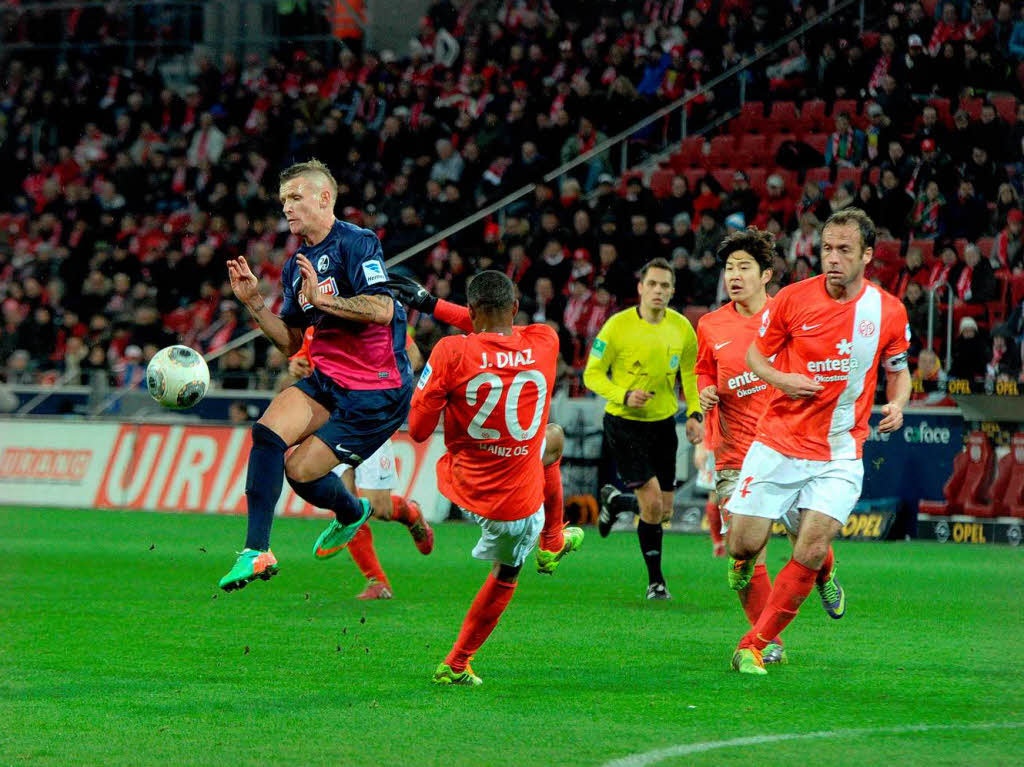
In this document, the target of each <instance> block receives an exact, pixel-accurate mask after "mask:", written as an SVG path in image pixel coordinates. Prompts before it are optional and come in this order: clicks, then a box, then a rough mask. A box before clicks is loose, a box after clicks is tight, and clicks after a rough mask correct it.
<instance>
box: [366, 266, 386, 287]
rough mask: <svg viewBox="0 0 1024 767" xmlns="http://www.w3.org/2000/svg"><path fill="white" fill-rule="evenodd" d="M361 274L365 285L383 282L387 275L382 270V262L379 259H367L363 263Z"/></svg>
mask: <svg viewBox="0 0 1024 767" xmlns="http://www.w3.org/2000/svg"><path fill="white" fill-rule="evenodd" d="M363 276H364V277H365V278H366V284H367V285H376V284H377V283H378V282H384V281H385V280H386V279H387V278H388V276H387V273H386V272H385V271H384V264H382V263H381V262H380V261H367V262H366V263H364V264H363Z"/></svg>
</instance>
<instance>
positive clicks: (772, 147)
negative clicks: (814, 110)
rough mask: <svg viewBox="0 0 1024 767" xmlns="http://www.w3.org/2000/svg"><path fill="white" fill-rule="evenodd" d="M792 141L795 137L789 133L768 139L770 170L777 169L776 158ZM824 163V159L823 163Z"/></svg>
mask: <svg viewBox="0 0 1024 767" xmlns="http://www.w3.org/2000/svg"><path fill="white" fill-rule="evenodd" d="M792 140H793V137H792V136H791V135H790V134H788V133H776V134H774V135H772V136H769V137H768V151H767V158H768V161H767V163H765V164H766V166H767V167H768V168H770V169H771V168H774V167H775V158H776V157H778V156H779V147H781V146H782V145H783V144H784V143H786V142H787V141H792ZM824 161H825V160H824V157H822V162H824Z"/></svg>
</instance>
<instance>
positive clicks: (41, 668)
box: [0, 508, 1024, 767]
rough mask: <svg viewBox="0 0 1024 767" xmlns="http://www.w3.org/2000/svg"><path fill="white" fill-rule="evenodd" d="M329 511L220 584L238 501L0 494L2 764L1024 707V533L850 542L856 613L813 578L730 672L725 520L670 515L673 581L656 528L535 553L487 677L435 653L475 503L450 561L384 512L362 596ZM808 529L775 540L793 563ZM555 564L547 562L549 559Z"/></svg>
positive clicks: (238, 530)
mask: <svg viewBox="0 0 1024 767" xmlns="http://www.w3.org/2000/svg"><path fill="white" fill-rule="evenodd" d="M323 525H324V523H323V522H321V521H310V520H297V519H279V520H277V521H276V523H275V529H274V550H275V553H276V554H277V556H278V559H279V560H280V561H281V565H282V571H281V574H280V575H279V576H278V577H276V578H275V579H274V580H272V581H271V582H269V583H264V582H262V581H258V582H256V583H253V584H251V585H250V586H249V587H247V588H246V589H244V590H243V591H241V592H236V593H234V594H224V593H221V592H219V591H218V590H217V588H216V583H217V580H218V578H220V576H221V575H223V574H224V573H225V572H226V571H227V569H228V568H229V567H230V565H231V563H232V561H233V559H234V552H235V547H236V546H238V545H240V542H241V538H242V537H243V534H244V521H243V520H242V519H240V518H237V517H218V516H187V515H180V516H179V515H161V514H143V513H115V512H97V511H58V510H30V509H11V508H8V509H0V540H2V541H3V542H4V547H3V561H2V563H0V723H2V725H0V765H33V767H36V766H42V765H58V764H59V765H131V766H132V767H139V766H141V765H151V764H152V765H161V766H162V765H166V764H188V765H218V766H223V765H235V764H238V765H242V764H252V763H264V764H272V765H275V767H282V766H284V765H320V764H332V765H334V764H345V765H353V766H358V765H368V766H369V765H373V766H374V767H380V766H381V765H435V764H436V765H474V766H485V767H504V766H505V765H509V766H510V767H511V766H512V765H516V766H517V767H518V766H519V765H542V764H554V765H601V764H603V763H605V762H608V761H610V760H613V759H617V758H622V757H626V756H628V755H631V754H641V753H644V752H648V751H651V750H654V749H660V748H668V747H672V746H676V745H679V744H686V743H697V742H705V741H717V740H726V739H731V738H737V737H746V736H753V735H761V734H774V733H807V732H814V731H818V730H837V729H850V728H889V727H900V726H909V725H920V724H943V725H946V724H954V725H955V724H957V723H972V724H973V723H985V722H1021V721H1024V685H1022V679H1024V677H1022V675H1021V670H1020V667H1018V666H1017V665H1016V661H1014V660H1013V658H1014V657H1015V656H1014V655H1013V653H1012V652H1011V651H1012V649H1013V647H1015V644H1014V642H1016V641H1020V638H1021V636H1022V635H1024V612H1022V609H1021V602H1020V598H1019V590H1018V584H1019V575H1020V573H1021V559H1020V558H1021V556H1022V552H1021V551H1020V550H1018V549H1011V548H1006V547H993V546H976V547H970V546H954V545H952V544H946V545H937V544H934V545H929V544H924V543H913V544H902V543H901V544H868V543H856V544H855V543H849V544H840V546H839V550H838V553H837V555H838V559H839V568H840V569H839V573H840V578H841V580H842V582H843V584H844V586H845V587H846V589H847V605H848V608H847V609H848V612H847V616H846V617H845V618H844V619H843V620H842V621H831V620H829V619H828V618H827V617H826V616H825V614H824V612H823V611H822V609H821V608H820V606H819V605H818V600H817V597H816V594H814V593H812V595H811V597H810V598H809V599H808V601H807V603H806V604H805V606H804V608H803V610H802V612H801V614H800V616H799V618H798V619H797V621H796V622H795V623H794V624H793V625H792V626H791V627H790V629H789V631H788V632H787V634H786V639H787V644H788V649H789V655H790V665H788V666H786V667H781V668H778V667H776V668H773V669H772V670H771V672H770V675H769V676H768V677H767V678H748V677H741V676H740V675H738V674H734V673H730V672H729V671H728V670H727V669H728V663H729V658H730V655H731V651H732V648H733V646H734V644H735V642H736V640H737V639H738V638H739V636H740V635H741V634H742V633H743V631H744V630H745V622H744V618H743V613H742V611H741V610H740V607H739V604H738V602H737V600H736V598H735V596H734V595H733V594H732V593H731V592H730V591H729V590H728V589H727V587H726V585H725V571H724V561H723V560H715V559H712V558H711V556H710V545H709V543H708V541H707V539H705V538H697V537H691V536H675V535H673V536H668V537H666V545H665V550H666V565H665V571H666V576H667V578H668V582H669V588H670V589H671V591H672V593H673V595H674V597H675V598H674V600H673V601H671V602H668V603H647V602H646V601H645V600H643V598H642V596H643V591H644V586H645V578H644V577H643V573H642V570H643V564H642V561H641V559H640V556H639V552H638V551H637V543H636V538H635V537H634V536H631V535H626V534H616V535H613V536H611V537H610V538H608V539H606V540H602V539H600V538H599V537H598V536H597V533H596V530H588V536H587V540H586V541H585V543H584V546H583V549H582V551H581V552H579V553H578V554H574V555H572V556H571V557H570V558H568V559H567V560H566V561H565V562H564V563H563V564H562V565H561V567H560V568H559V570H558V572H557V573H556V574H555V575H554V576H553V577H544V576H540V575H538V574H537V573H536V572H534V571H533V570H532V568H528V569H525V570H524V572H523V574H522V576H521V584H520V587H519V589H518V592H517V594H516V597H515V599H514V600H513V602H512V604H511V606H510V608H509V610H508V611H507V613H506V614H505V616H504V618H503V619H502V622H501V623H500V624H499V626H498V628H497V630H496V631H495V633H494V634H493V636H492V637H491V639H490V640H489V641H488V643H487V644H486V645H485V646H484V647H483V649H482V650H481V651H480V652H479V653H478V654H477V658H476V660H475V661H474V668H475V670H476V671H477V673H478V674H480V676H482V677H483V679H484V686H483V687H480V688H476V689H468V688H438V687H435V686H434V685H432V684H431V683H430V675H431V673H432V671H433V669H434V667H435V666H436V664H437V663H438V662H439V661H440V660H441V659H442V658H443V657H444V655H445V653H446V652H447V650H448V648H449V647H450V645H451V642H452V640H453V639H454V637H455V635H456V633H457V632H458V627H459V624H460V622H461V620H462V616H463V615H464V613H465V611H466V609H467V607H468V606H469V603H470V601H471V600H472V598H473V595H474V594H475V592H476V590H477V588H478V587H479V585H480V583H481V582H482V581H483V578H484V576H485V574H486V571H487V566H486V565H485V564H483V563H480V562H477V561H475V560H472V559H471V558H470V556H469V551H470V549H471V548H472V545H473V543H474V541H475V539H476V531H475V528H474V527H472V526H469V525H457V524H449V525H443V526H441V527H440V529H439V530H438V531H437V546H436V549H435V551H434V553H433V555H431V556H430V557H422V556H421V555H420V554H418V553H417V552H416V550H415V549H414V548H413V545H412V542H411V540H410V539H409V536H408V534H407V532H406V531H405V529H404V528H402V527H401V526H399V525H395V524H381V523H377V524H374V526H373V530H374V536H375V538H376V541H377V546H378V551H379V553H380V556H381V560H382V562H383V564H384V567H385V569H386V570H387V571H388V574H389V576H390V577H391V580H392V583H393V585H394V588H395V594H396V598H395V599H394V600H392V601H389V602H372V603H363V602H358V601H356V600H355V599H353V598H352V597H353V595H354V594H355V593H357V592H358V591H359V590H360V588H361V586H362V579H361V577H360V575H359V573H358V571H357V570H356V569H355V567H354V565H353V564H352V562H351V560H350V559H349V557H348V556H347V555H345V554H343V555H341V556H339V557H337V558H335V559H332V560H330V561H327V562H317V561H315V560H314V559H313V558H312V555H311V549H312V544H313V541H314V540H315V538H316V536H317V534H318V533H319V531H320V530H321V529H322V527H323ZM787 550H788V545H787V544H786V542H785V541H783V540H778V541H773V542H772V547H771V550H770V553H769V570H770V571H772V572H773V573H774V572H775V571H776V570H777V569H778V568H779V567H780V566H781V564H782V563H783V562H784V561H785V559H786V556H787V554H786V552H787ZM531 563H532V560H531ZM1022 747H1024V729H1002V730H988V731H980V730H970V731H968V730H957V729H955V728H954V729H949V730H940V731H933V732H916V733H903V734H891V733H889V734H877V735H859V736H843V737H839V738H831V739H824V740H802V741H783V742H777V743H771V744H760V745H750V746H742V747H731V748H727V749H720V750H714V751H709V752H707V753H698V754H690V755H687V756H685V757H683V756H677V757H671V758H668V759H666V760H664V761H661V762H658V764H664V765H682V764H687V765H694V764H696V765H704V764H707V765H711V764H714V765H733V764H735V765H750V764H804V763H810V762H811V761H812V760H813V761H814V762H815V763H821V764H852V763H856V764H859V765H870V764H885V765H890V764H901V763H902V764H928V765H929V766H930V767H932V766H934V765H946V764H949V765H961V764H987V765H999V764H1006V765H1009V764H1019V759H1020V753H1021V749H1022Z"/></svg>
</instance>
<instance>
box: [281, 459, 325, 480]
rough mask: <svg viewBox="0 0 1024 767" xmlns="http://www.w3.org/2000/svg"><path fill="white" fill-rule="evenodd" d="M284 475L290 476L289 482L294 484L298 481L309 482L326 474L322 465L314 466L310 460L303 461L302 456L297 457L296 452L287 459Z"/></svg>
mask: <svg viewBox="0 0 1024 767" xmlns="http://www.w3.org/2000/svg"><path fill="white" fill-rule="evenodd" d="M284 475H285V477H287V478H288V484H290V485H294V484H295V483H296V482H298V483H300V484H306V483H307V482H312V481H313V480H316V479H320V477H322V476H324V472H323V471H321V469H320V467H318V466H314V465H313V464H312V463H311V462H309V461H303V460H302V459H301V458H297V457H296V453H292V454H291V455H290V456H288V457H287V458H286V459H285V462H284Z"/></svg>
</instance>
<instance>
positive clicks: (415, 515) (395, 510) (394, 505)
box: [391, 495, 420, 527]
mask: <svg viewBox="0 0 1024 767" xmlns="http://www.w3.org/2000/svg"><path fill="white" fill-rule="evenodd" d="M391 521H392V522H401V523H402V524H403V525H405V526H406V527H410V526H412V525H415V524H416V523H417V522H419V521H420V513H419V512H418V511H416V509H414V508H413V507H412V506H410V505H409V504H408V503H406V502H405V498H402V497H401V496H398V495H393V496H391Z"/></svg>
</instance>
